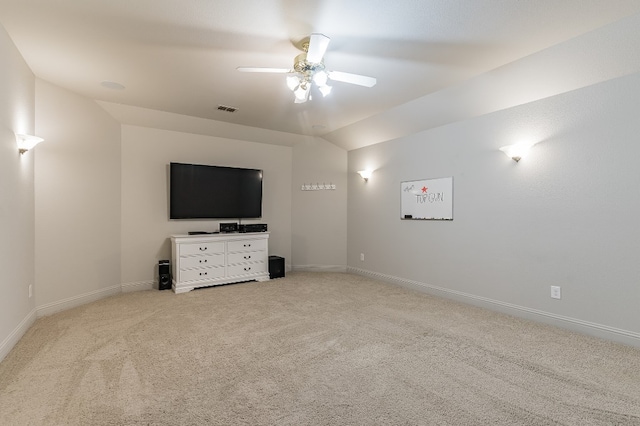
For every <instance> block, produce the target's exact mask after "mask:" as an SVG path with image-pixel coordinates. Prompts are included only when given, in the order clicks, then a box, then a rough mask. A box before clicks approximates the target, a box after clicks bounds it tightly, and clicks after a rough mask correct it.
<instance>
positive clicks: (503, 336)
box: [0, 273, 640, 426]
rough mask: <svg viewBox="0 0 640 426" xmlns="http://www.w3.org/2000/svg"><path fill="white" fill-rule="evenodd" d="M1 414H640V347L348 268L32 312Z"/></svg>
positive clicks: (283, 420)
mask: <svg viewBox="0 0 640 426" xmlns="http://www.w3.org/2000/svg"><path fill="white" fill-rule="evenodd" d="M0 410H1V413H0V424H2V425H138V424H144V425H206V424H213V425H580V426H584V425H640V350H638V349H634V348H630V347H626V346H622V345H618V344H614V343H610V342H606V341H602V340H598V339H593V338H589V337H585V336H581V335H577V334H573V333H570V332H567V331H563V330H559V329H556V328H553V327H548V326H544V325H539V324H535V323H531V322H528V321H524V320H519V319H515V318H512V317H509V316H505V315H501V314H496V313H492V312H489V311H486V310H482V309H478V308H474V307H469V306H465V305H462V304H458V303H455V302H451V301H447V300H442V299H438V298H434V297H430V296H427V295H424V294H421V293H416V292H413V291H410V290H407V289H404V288H401V287H396V286H393V285H389V284H385V283H380V282H377V281H373V280H370V279H368V278H363V277H360V276H354V275H348V274H328V273H293V274H289V275H288V276H287V277H286V278H283V279H278V280H272V281H270V282H267V283H245V284H236V285H230V286H223V287H213V288H208V289H202V290H195V291H192V292H190V293H187V294H182V295H175V294H173V293H172V292H169V291H162V292H161V291H145V292H138V293H128V294H122V295H118V296H114V297H110V298H108V299H104V300H101V301H98V302H95V303H91V304H89V305H85V306H82V307H79V308H76V309H72V310H69V311H66V312H62V313H59V314H56V315H53V316H50V317H46V318H41V319H39V320H38V321H37V322H36V323H35V325H34V326H33V327H32V328H31V329H30V330H29V331H28V332H27V334H26V335H25V336H24V338H23V339H22V340H21V341H20V342H19V343H18V345H17V346H16V347H15V348H14V349H13V351H12V352H11V353H10V354H9V355H8V356H7V358H6V359H5V360H4V361H3V362H2V363H1V364H0Z"/></svg>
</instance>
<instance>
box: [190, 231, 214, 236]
mask: <svg viewBox="0 0 640 426" xmlns="http://www.w3.org/2000/svg"><path fill="white" fill-rule="evenodd" d="M210 233H211V232H207V231H189V235H206V234H210Z"/></svg>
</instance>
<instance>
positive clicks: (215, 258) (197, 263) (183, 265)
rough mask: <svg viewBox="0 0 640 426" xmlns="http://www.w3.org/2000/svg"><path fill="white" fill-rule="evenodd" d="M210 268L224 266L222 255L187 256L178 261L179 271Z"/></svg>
mask: <svg viewBox="0 0 640 426" xmlns="http://www.w3.org/2000/svg"><path fill="white" fill-rule="evenodd" d="M211 266H224V253H213V254H205V255H202V256H188V257H183V258H182V259H180V269H193V268H207V267H211Z"/></svg>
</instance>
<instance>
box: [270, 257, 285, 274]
mask: <svg viewBox="0 0 640 426" xmlns="http://www.w3.org/2000/svg"><path fill="white" fill-rule="evenodd" d="M282 277H284V257H280V256H269V278H270V279H274V278H282Z"/></svg>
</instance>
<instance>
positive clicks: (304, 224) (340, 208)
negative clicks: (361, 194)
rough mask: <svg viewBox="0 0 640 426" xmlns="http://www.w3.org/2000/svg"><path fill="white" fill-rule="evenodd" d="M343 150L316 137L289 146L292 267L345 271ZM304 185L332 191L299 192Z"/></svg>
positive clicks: (345, 206)
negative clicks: (290, 158)
mask: <svg viewBox="0 0 640 426" xmlns="http://www.w3.org/2000/svg"><path fill="white" fill-rule="evenodd" d="M346 170H347V152H346V151H345V150H343V149H341V148H338V147H337V146H335V145H333V144H331V143H329V142H327V141H325V140H323V139H320V138H315V139H307V140H303V141H301V142H300V143H298V144H297V145H295V146H294V147H293V218H292V226H293V242H292V244H293V248H294V250H293V259H292V265H293V269H294V270H307V271H346V267H347V174H346ZM304 184H316V185H317V184H321V185H329V184H334V185H336V189H335V190H320V191H302V190H301V187H302V185H304Z"/></svg>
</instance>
